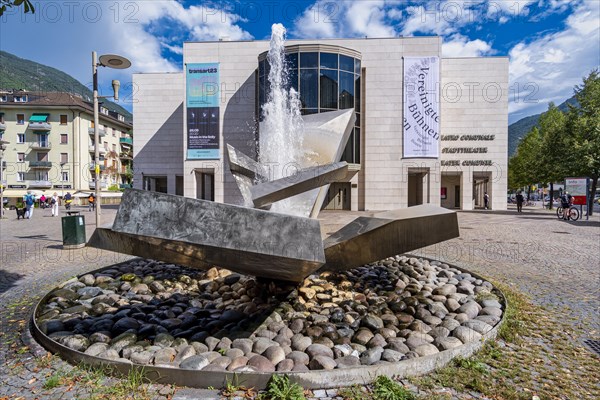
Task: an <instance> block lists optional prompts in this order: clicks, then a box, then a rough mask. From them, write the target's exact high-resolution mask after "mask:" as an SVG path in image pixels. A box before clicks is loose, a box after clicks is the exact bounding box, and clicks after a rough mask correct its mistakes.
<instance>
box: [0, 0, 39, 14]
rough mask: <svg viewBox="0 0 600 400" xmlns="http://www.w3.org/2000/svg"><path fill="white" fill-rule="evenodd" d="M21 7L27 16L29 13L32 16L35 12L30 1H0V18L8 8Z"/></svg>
mask: <svg viewBox="0 0 600 400" xmlns="http://www.w3.org/2000/svg"><path fill="white" fill-rule="evenodd" d="M21 5H23V7H24V12H25V14H27V13H28V12H31V13H32V14H33V13H34V12H35V8H34V7H33V4H31V0H0V17H1V16H2V15H4V11H6V10H7V9H8V8H12V7H19V6H21Z"/></svg>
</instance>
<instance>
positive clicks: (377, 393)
mask: <svg viewBox="0 0 600 400" xmlns="http://www.w3.org/2000/svg"><path fill="white" fill-rule="evenodd" d="M373 398H374V400H415V396H414V395H413V394H412V393H411V392H410V391H409V390H407V389H405V388H404V387H402V386H401V385H400V384H399V383H398V382H395V381H393V380H392V379H390V378H388V377H387V376H384V375H380V376H378V377H377V378H376V379H375V382H373Z"/></svg>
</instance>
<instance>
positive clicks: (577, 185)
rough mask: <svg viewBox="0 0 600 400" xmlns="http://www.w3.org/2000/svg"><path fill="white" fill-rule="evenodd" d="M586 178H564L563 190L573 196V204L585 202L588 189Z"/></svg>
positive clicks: (583, 203)
mask: <svg viewBox="0 0 600 400" xmlns="http://www.w3.org/2000/svg"><path fill="white" fill-rule="evenodd" d="M588 184H589V180H588V178H566V179H565V190H566V191H567V192H569V194H570V195H571V196H573V204H577V205H585V204H587V195H588V191H589V186H588Z"/></svg>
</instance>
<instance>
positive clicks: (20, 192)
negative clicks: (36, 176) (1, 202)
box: [4, 189, 53, 198]
mask: <svg viewBox="0 0 600 400" xmlns="http://www.w3.org/2000/svg"><path fill="white" fill-rule="evenodd" d="M27 190H28V189H6V190H5V191H4V197H23V196H25V195H26V194H27ZM51 193H53V192H52V191H51V190H50V189H49V190H31V194H33V195H34V196H35V197H37V198H39V197H40V196H41V195H42V194H45V195H46V196H48V195H50V196H51V195H52V194H51Z"/></svg>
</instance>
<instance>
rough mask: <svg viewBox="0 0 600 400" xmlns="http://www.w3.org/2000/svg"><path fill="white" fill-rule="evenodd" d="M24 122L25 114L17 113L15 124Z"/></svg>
mask: <svg viewBox="0 0 600 400" xmlns="http://www.w3.org/2000/svg"><path fill="white" fill-rule="evenodd" d="M24 123H25V114H17V125H23V124H24Z"/></svg>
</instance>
